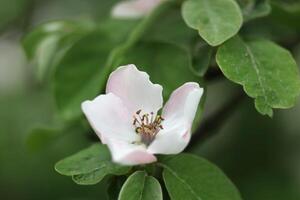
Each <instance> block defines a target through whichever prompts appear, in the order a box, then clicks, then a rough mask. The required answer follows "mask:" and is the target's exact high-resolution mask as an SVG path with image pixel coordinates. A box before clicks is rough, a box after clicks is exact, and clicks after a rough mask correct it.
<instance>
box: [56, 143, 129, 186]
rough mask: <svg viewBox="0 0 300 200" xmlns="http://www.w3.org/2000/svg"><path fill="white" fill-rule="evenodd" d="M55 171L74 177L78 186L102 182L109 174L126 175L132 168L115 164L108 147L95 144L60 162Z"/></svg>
mask: <svg viewBox="0 0 300 200" xmlns="http://www.w3.org/2000/svg"><path fill="white" fill-rule="evenodd" d="M55 169H56V171H57V172H59V173H60V174H62V175H66V176H73V180H74V181H75V182H76V183H78V184H81V185H92V184H96V183H98V182H100V181H101V180H102V179H103V178H104V177H105V176H106V175H108V174H113V175H122V174H126V173H127V172H128V171H129V169H130V167H126V166H121V165H118V164H115V163H113V162H112V161H111V157H110V154H109V151H108V149H107V147H106V146H104V145H100V144H94V145H92V146H91V147H89V148H87V149H85V150H82V151H80V152H78V153H76V154H74V155H72V156H70V157H68V158H65V159H63V160H61V161H59V162H58V163H57V164H56V165H55Z"/></svg>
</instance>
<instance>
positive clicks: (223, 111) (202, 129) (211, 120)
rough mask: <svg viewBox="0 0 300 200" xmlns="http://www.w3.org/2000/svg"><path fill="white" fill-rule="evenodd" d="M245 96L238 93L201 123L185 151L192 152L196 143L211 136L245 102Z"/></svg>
mask: <svg viewBox="0 0 300 200" xmlns="http://www.w3.org/2000/svg"><path fill="white" fill-rule="evenodd" d="M245 97H246V95H245V94H244V93H243V92H239V93H238V94H236V95H235V96H234V97H233V98H232V99H230V100H229V101H228V102H227V103H225V104H224V106H223V107H221V108H220V109H218V110H217V111H216V112H215V113H214V114H212V115H211V116H209V117H208V118H207V119H205V120H204V121H203V122H202V125H200V126H199V128H198V129H197V130H196V131H195V133H194V134H193V135H192V138H191V142H190V144H189V146H188V147H187V148H186V150H185V151H190V150H192V149H193V148H194V147H195V146H196V145H197V144H198V143H200V142H202V141H204V139H206V138H208V137H211V136H213V135H214V134H215V133H216V132H217V130H218V129H219V128H220V127H221V126H222V125H223V124H224V123H225V122H226V120H227V119H228V118H229V116H230V115H232V114H233V113H234V111H235V110H236V108H238V106H239V105H240V104H241V103H242V102H243V100H245Z"/></svg>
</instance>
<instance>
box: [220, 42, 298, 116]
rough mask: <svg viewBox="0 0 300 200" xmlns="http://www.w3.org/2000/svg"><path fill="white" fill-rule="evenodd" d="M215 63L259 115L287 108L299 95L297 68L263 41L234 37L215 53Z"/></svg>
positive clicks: (282, 52)
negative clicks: (247, 40)
mask: <svg viewBox="0 0 300 200" xmlns="http://www.w3.org/2000/svg"><path fill="white" fill-rule="evenodd" d="M217 63H218V65H219V66H220V68H221V70H222V72H223V74H224V75H225V76H226V77H227V78H228V79H229V80H231V81H233V82H235V83H238V84H241V85H242V86H243V88H244V90H245V92H246V93H247V94H248V95H249V96H250V97H252V98H255V107H256V109H257V110H258V111H259V112H260V113H261V114H267V115H269V116H272V114H273V110H272V108H290V107H292V106H293V105H294V104H295V103H296V100H297V96H298V95H299V93H300V77H299V71H298V67H297V64H296V62H295V60H294V59H293V57H292V55H291V54H290V52H288V51H287V50H285V49H283V48H282V47H280V46H278V45H276V44H274V43H273V42H270V41H267V40H252V41H249V42H245V41H243V40H242V39H241V38H239V37H235V38H233V39H231V40H230V41H228V42H226V43H225V44H224V45H222V46H221V47H220V48H219V50H218V52H217Z"/></svg>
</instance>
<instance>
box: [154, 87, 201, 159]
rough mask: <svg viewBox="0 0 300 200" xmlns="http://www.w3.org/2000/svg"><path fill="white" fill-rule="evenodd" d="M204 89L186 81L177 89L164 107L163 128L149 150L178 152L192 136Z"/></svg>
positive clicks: (161, 152)
mask: <svg viewBox="0 0 300 200" xmlns="http://www.w3.org/2000/svg"><path fill="white" fill-rule="evenodd" d="M202 94H203V89H202V88H200V87H199V85H198V84H197V83H186V84H184V85H182V86H181V87H179V88H178V89H176V90H175V91H174V92H173V93H172V95H171V97H170V99H169V101H168V102H167V103H166V105H165V107H164V108H163V112H162V116H163V117H164V118H165V121H164V122H163V124H162V125H163V128H164V129H163V130H161V131H159V132H158V134H157V136H156V138H155V140H154V141H153V142H152V143H151V144H150V146H149V147H148V152H150V153H159V154H177V153H180V152H181V151H183V150H184V148H185V147H186V146H187V144H188V143H189V140H190V138H191V127H192V123H193V120H194V117H195V114H196V111H197V107H198V104H199V101H200V98H201V96H202Z"/></svg>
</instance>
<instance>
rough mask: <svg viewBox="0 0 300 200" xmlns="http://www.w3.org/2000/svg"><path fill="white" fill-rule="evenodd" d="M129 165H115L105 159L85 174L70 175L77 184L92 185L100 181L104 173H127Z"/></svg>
mask: <svg viewBox="0 0 300 200" xmlns="http://www.w3.org/2000/svg"><path fill="white" fill-rule="evenodd" d="M128 171H129V167H124V166H121V165H117V164H115V163H113V162H111V161H105V162H103V163H102V164H101V166H100V165H99V167H98V168H97V169H96V170H94V171H92V172H90V173H86V174H78V175H74V176H73V177H72V179H73V181H74V182H75V183H77V184H79V185H94V184H97V183H98V182H100V181H101V180H102V179H103V178H104V177H105V176H106V175H108V174H113V175H123V174H126V173H128Z"/></svg>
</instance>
